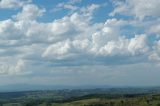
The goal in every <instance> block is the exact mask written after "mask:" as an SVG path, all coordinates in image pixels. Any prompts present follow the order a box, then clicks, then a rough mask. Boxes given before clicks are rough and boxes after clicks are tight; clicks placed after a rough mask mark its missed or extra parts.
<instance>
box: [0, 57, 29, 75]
mask: <svg viewBox="0 0 160 106" xmlns="http://www.w3.org/2000/svg"><path fill="white" fill-rule="evenodd" d="M30 73H31V72H29V71H27V68H26V63H25V61H24V60H21V59H20V60H17V62H16V63H12V64H11V63H9V62H8V63H2V62H1V63H0V75H11V76H12V75H27V74H30Z"/></svg>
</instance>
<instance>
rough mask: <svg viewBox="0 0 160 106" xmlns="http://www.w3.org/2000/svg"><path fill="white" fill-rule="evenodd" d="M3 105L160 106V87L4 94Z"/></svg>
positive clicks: (0, 105)
mask: <svg viewBox="0 0 160 106" xmlns="http://www.w3.org/2000/svg"><path fill="white" fill-rule="evenodd" d="M0 106H160V88H159V87H155V88H103V89H73V90H71V89H64V90H42V91H40V90H39V91H23V92H22V91H19V92H1V93H0Z"/></svg>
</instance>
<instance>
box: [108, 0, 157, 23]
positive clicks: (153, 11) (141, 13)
mask: <svg viewBox="0 0 160 106" xmlns="http://www.w3.org/2000/svg"><path fill="white" fill-rule="evenodd" d="M113 4H114V5H115V9H114V10H113V11H112V12H111V13H110V15H111V16H114V15H115V14H125V15H133V16H134V17H136V18H138V19H141V20H142V19H144V18H145V17H159V16H160V14H159V9H160V7H159V5H160V1H157V0H152V1H149V0H120V1H118V0H114V1H113Z"/></svg>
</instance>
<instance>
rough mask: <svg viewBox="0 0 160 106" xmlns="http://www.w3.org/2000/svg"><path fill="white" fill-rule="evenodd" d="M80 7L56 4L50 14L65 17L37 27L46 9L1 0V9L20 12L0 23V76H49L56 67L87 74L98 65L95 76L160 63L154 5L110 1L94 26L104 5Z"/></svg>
mask: <svg viewBox="0 0 160 106" xmlns="http://www.w3.org/2000/svg"><path fill="white" fill-rule="evenodd" d="M81 2H82V1H81V0H71V1H69V2H67V3H58V4H57V6H55V8H53V9H52V12H53V10H54V12H57V11H63V10H65V9H67V10H69V12H68V14H66V15H64V16H63V17H62V18H59V19H55V20H52V21H51V22H42V21H39V19H40V18H42V17H43V16H44V15H45V14H46V11H49V10H47V9H46V8H44V7H42V6H38V5H36V4H33V3H32V2H31V1H26V2H24V1H21V0H1V1H0V8H1V9H16V8H19V9H20V11H18V12H17V13H16V14H14V15H12V16H10V17H11V18H9V19H6V20H1V21H0V75H11V76H17V75H18V76H25V75H33V76H34V74H36V73H38V74H40V73H44V72H46V74H47V75H49V73H50V72H52V71H53V70H55V69H56V68H57V67H58V68H59V70H60V69H61V68H62V67H65V68H64V69H63V70H68V69H69V70H74V71H75V72H77V73H79V71H76V70H78V69H79V70H81V68H80V67H82V66H87V68H86V70H87V69H89V67H90V68H91V67H93V66H97V67H96V68H95V69H96V71H94V72H95V73H98V70H101V69H102V68H99V67H101V66H102V67H103V71H104V70H109V69H108V68H107V67H110V66H115V67H118V66H121V65H122V66H123V65H124V66H126V65H128V66H130V65H131V64H142V63H143V64H149V63H153V62H154V63H153V64H154V65H158V64H159V62H160V40H159V37H160V25H159V24H158V23H157V22H159V21H160V19H159V15H160V14H159V5H160V2H159V1H157V0H152V1H148V0H147V1H146V0H124V1H118V0H114V1H112V4H113V7H114V8H113V9H112V11H111V12H110V13H108V17H109V18H106V20H105V22H94V21H93V19H94V18H95V17H97V16H95V13H96V11H101V9H102V7H104V5H102V4H94V3H91V4H88V5H86V6H82V7H78V6H77V4H78V3H81ZM119 15H124V16H129V17H128V18H127V19H126V18H123V17H122V18H119ZM104 66H105V67H104ZM75 67H79V68H75ZM131 67H132V66H131ZM156 67H157V66H156ZM132 68H133V67H132ZM45 70H46V71H45ZM86 70H85V71H86ZM120 70H121V69H120ZM85 71H84V69H82V72H83V73H85ZM72 72H73V71H72ZM86 72H88V71H86ZM112 72H113V74H109V75H111V76H112V75H113V76H114V75H115V74H114V73H115V71H111V72H109V71H107V73H112ZM58 73H59V72H58ZM95 73H94V74H95ZM61 74H62V73H61Z"/></svg>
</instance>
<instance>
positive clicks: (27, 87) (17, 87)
mask: <svg viewBox="0 0 160 106" xmlns="http://www.w3.org/2000/svg"><path fill="white" fill-rule="evenodd" d="M62 89H71V90H72V89H121V90H122V89H124V90H126V89H127V90H128V89H130V90H137V89H138V90H143V91H145V90H146V91H152V90H153V91H160V87H129V86H108V85H83V86H82V85H81V86H80V85H79V86H72V85H32V84H12V85H3V86H0V92H17V91H37V90H62Z"/></svg>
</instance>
